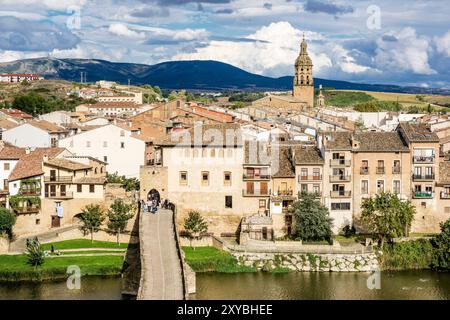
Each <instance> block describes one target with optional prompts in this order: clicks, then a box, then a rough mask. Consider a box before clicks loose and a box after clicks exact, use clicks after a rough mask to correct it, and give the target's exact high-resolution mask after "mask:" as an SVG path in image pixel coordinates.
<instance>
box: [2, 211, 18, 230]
mask: <svg viewBox="0 0 450 320" xmlns="http://www.w3.org/2000/svg"><path fill="white" fill-rule="evenodd" d="M15 223H16V216H15V215H14V213H12V212H11V210H8V209H6V208H0V235H1V234H6V235H8V236H9V237H11V236H12V229H13V226H14V224H15Z"/></svg>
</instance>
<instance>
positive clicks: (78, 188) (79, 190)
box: [77, 184, 83, 193]
mask: <svg viewBox="0 0 450 320" xmlns="http://www.w3.org/2000/svg"><path fill="white" fill-rule="evenodd" d="M77 192H78V193H81V192H83V185H82V184H77Z"/></svg>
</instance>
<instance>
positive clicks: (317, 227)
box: [291, 192, 332, 243]
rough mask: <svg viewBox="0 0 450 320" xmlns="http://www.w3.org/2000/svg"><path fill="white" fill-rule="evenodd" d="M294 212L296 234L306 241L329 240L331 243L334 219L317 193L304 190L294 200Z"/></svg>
mask: <svg viewBox="0 0 450 320" xmlns="http://www.w3.org/2000/svg"><path fill="white" fill-rule="evenodd" d="M291 210H292V213H293V216H294V218H295V220H294V221H295V222H294V234H295V235H296V237H297V238H299V239H301V240H304V241H323V240H325V241H328V242H329V243H331V236H332V232H331V223H332V219H331V218H330V214H329V212H328V209H327V208H326V207H325V206H323V205H322V204H321V203H320V201H319V200H318V199H317V197H316V195H314V194H309V193H305V192H302V193H301V194H300V195H299V200H298V201H296V202H294V204H293V206H292V209H291Z"/></svg>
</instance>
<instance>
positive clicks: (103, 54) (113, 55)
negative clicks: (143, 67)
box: [50, 42, 128, 61]
mask: <svg viewBox="0 0 450 320" xmlns="http://www.w3.org/2000/svg"><path fill="white" fill-rule="evenodd" d="M127 52H128V50H127V49H126V48H124V47H123V46H116V47H114V46H108V47H105V46H101V45H99V44H94V43H86V42H85V43H80V44H79V45H77V46H76V48H73V49H68V50H58V49H55V50H53V51H52V52H51V53H50V56H52V57H54V58H59V59H64V58H68V59H69V58H73V59H102V60H109V61H120V60H121V59H122V58H123V57H124V56H125V55H126V54H127Z"/></svg>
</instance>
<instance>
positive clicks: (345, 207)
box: [331, 202, 350, 211]
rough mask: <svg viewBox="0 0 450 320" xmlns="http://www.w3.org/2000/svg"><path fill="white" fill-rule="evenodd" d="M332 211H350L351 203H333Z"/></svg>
mask: <svg viewBox="0 0 450 320" xmlns="http://www.w3.org/2000/svg"><path fill="white" fill-rule="evenodd" d="M331 210H333V211H343V210H350V203H349V202H342V203H341V202H338V203H331Z"/></svg>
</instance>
